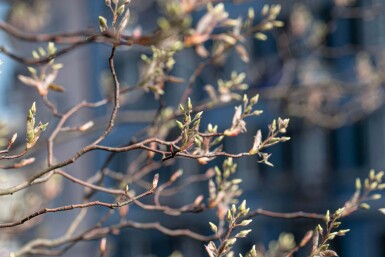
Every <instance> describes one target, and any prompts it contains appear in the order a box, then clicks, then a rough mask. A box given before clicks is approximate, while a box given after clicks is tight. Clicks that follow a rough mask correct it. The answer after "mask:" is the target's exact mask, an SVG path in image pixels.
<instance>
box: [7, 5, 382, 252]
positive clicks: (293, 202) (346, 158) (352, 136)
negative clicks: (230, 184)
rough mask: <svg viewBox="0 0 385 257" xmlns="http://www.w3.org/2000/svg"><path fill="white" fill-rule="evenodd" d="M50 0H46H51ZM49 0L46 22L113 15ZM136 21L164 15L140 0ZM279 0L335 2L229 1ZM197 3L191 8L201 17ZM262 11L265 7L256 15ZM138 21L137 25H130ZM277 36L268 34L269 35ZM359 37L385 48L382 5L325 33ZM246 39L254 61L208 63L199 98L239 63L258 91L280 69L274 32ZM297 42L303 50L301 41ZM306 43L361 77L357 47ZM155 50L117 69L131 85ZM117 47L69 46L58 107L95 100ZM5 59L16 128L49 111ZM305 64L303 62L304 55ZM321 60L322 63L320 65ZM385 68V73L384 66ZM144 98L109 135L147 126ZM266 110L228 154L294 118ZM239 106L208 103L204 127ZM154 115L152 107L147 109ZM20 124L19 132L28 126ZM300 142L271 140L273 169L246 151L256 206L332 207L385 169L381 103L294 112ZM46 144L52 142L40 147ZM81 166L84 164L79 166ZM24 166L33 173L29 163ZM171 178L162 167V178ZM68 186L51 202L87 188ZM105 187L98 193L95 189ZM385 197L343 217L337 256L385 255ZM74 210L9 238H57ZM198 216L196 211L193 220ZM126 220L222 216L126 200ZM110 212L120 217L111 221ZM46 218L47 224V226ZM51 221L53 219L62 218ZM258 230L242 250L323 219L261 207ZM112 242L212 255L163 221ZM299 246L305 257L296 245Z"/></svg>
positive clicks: (56, 24) (339, 39) (240, 9)
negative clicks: (327, 115) (276, 121)
mask: <svg viewBox="0 0 385 257" xmlns="http://www.w3.org/2000/svg"><path fill="white" fill-rule="evenodd" d="M43 2H44V1H43ZM48 2H51V6H50V13H49V24H47V25H46V26H44V28H43V30H44V31H45V32H57V31H74V30H78V29H82V28H85V27H89V26H95V24H96V22H97V16H99V15H105V14H106V13H107V8H105V7H104V1H95V0H90V1H86V0H83V1H78V0H67V1H59V0H56V1H54V0H53V1H48ZM132 2H133V3H132V6H133V7H132V8H133V11H134V12H133V13H135V16H134V19H136V22H137V23H138V24H141V26H142V28H143V30H144V31H145V32H146V31H151V30H152V29H153V28H154V27H155V24H156V17H157V15H158V9H157V8H156V6H155V3H154V2H153V1H150V0H147V1H144V0H143V1H136V0H133V1H132ZM265 3H268V4H277V3H279V4H282V5H283V11H282V14H281V15H280V18H281V19H283V20H284V21H287V19H288V17H289V14H290V12H291V11H292V9H293V8H294V6H295V4H298V3H302V4H304V5H305V6H307V7H308V8H309V10H310V11H311V13H312V15H313V16H314V17H315V18H316V19H319V20H321V21H324V22H327V21H328V19H329V17H330V11H331V8H332V2H331V1H326V0H325V1H323V0H322V1H321V0H318V1H247V3H244V4H239V5H235V4H231V3H228V4H226V9H227V10H228V11H229V12H230V15H231V16H233V17H236V16H238V15H239V14H241V13H244V14H246V13H247V9H248V7H250V6H253V7H254V8H255V9H256V13H259V11H258V10H260V9H261V8H262V6H263V4H265ZM378 3H380V4H385V3H384V1H381V0H378V1H375V0H360V1H357V3H356V6H371V5H373V4H378ZM8 10H9V3H8V2H4V3H1V4H0V15H2V17H4V19H5V18H6V15H7V12H8ZM200 15H201V14H200V13H198V14H196V16H195V18H196V19H198V18H199V17H200ZM260 18H261V17H259V16H257V17H256V19H257V20H258V19H260ZM133 26H134V24H133ZM269 36H270V35H269ZM0 38H1V41H2V42H3V44H5V45H6V46H8V47H10V48H11V49H14V50H15V51H17V52H18V53H20V54H23V53H24V54H26V55H29V53H30V50H31V49H32V48H33V46H30V45H26V44H25V43H20V42H17V41H14V40H13V39H7V38H6V35H5V34H4V33H1V35H0ZM351 44H354V45H357V46H360V47H361V48H363V49H364V48H365V47H372V46H376V47H380V48H381V47H383V46H384V44H385V16H384V15H383V14H379V15H378V16H377V17H376V18H374V19H370V20H363V19H349V18H337V19H336V29H335V30H334V32H332V33H331V34H330V35H329V36H328V38H327V42H326V45H328V46H331V47H339V46H344V45H351ZM248 47H249V49H250V50H251V56H252V59H255V60H256V61H255V65H253V66H251V65H249V66H248V65H246V64H244V63H242V61H240V60H239V59H238V58H236V57H230V58H229V59H228V61H227V63H226V64H225V65H224V66H223V67H221V68H216V69H214V68H212V69H208V70H207V71H205V72H203V74H202V75H201V76H200V77H199V78H198V80H197V84H196V85H195V89H196V90H195V91H194V93H193V95H192V98H193V100H199V99H202V98H203V97H206V95H205V93H204V91H203V86H204V85H205V84H206V83H213V82H214V81H215V80H216V79H218V78H221V77H224V78H228V76H229V73H230V72H231V71H232V70H237V71H246V72H247V74H248V75H249V79H248V82H249V84H250V87H251V88H252V89H256V91H258V90H259V89H261V88H266V87H272V86H274V83H275V82H276V81H277V80H278V79H279V77H280V76H281V74H282V61H281V60H280V58H279V57H278V53H277V47H276V42H275V38H274V37H273V36H270V37H269V39H268V40H267V41H266V42H261V41H256V40H250V41H249V42H248ZM297 50H298V49H297ZM306 50H307V49H306V48H304V47H303V46H301V45H300V49H299V50H298V51H299V53H298V54H297V57H298V59H297V60H298V62H301V61H304V60H308V59H315V60H317V61H320V62H322V63H324V61H327V62H326V63H327V65H326V66H327V67H326V69H327V70H328V73H330V74H332V75H334V74H338V76H339V79H341V80H342V81H343V80H346V81H351V79H352V77H353V79H354V73H355V67H354V60H355V56H354V55H353V54H347V55H344V54H342V55H341V56H339V57H338V58H328V59H327V60H325V59H324V58H323V57H320V56H317V55H315V56H314V55H313V54H312V53H311V52H307V51H306ZM142 53H148V49H144V48H140V47H134V48H132V49H123V50H120V51H118V53H117V57H116V63H117V64H116V65H117V67H118V75H119V78H120V79H121V80H122V81H124V82H125V83H126V84H129V85H133V84H135V83H136V82H137V80H138V71H139V63H140V58H139V56H140V54H142ZM108 54H109V48H108V47H106V46H100V45H92V46H87V47H83V48H82V49H78V50H76V51H74V52H73V53H71V54H69V55H67V56H65V57H62V58H60V59H59V61H60V62H63V63H64V65H65V68H64V69H63V71H62V72H61V74H60V76H59V78H58V82H59V84H61V85H63V86H65V87H66V88H67V93H65V94H63V95H58V94H56V95H54V96H53V100H54V101H55V102H57V103H58V105H59V108H60V109H62V110H65V109H67V108H69V107H70V106H72V105H74V104H76V103H78V102H79V101H81V100H82V99H87V100H89V101H91V100H97V99H99V98H100V97H102V90H101V86H100V75H99V74H100V73H102V72H103V71H105V70H106V69H107V68H108V63H107V58H108ZM1 59H2V60H3V61H4V62H5V64H3V65H2V66H1V70H2V74H1V78H0V107H1V108H0V117H1V119H3V120H6V121H9V123H10V124H11V128H14V129H15V130H18V131H22V129H20V128H22V127H23V121H24V113H25V110H26V109H27V108H28V106H29V105H30V103H31V102H32V101H37V102H38V107H39V109H40V110H43V109H44V107H43V105H42V104H41V103H40V102H39V97H38V95H37V94H36V92H35V91H34V90H33V89H32V88H27V87H25V86H23V85H21V84H20V83H19V82H17V80H16V79H15V78H16V75H17V74H19V73H25V68H23V67H21V66H18V65H17V64H16V63H15V62H13V61H12V60H10V59H8V58H6V57H5V56H2V57H1ZM177 63H178V65H176V67H175V69H174V70H173V74H174V75H176V76H180V77H185V78H188V76H190V74H191V73H192V72H193V70H194V68H195V67H196V64H197V63H199V58H198V57H196V56H195V55H194V54H193V52H192V51H190V50H187V51H185V52H183V53H182V54H178V55H177ZM304 63H306V62H305V61H304ZM262 67H263V70H264V75H263V79H259V80H257V81H258V83H254V80H253V79H252V78H253V77H256V76H257V75H256V74H258V73H259V72H260V69H262ZM321 72H322V70H320V71H318V70H317V71H316V72H315V74H316V75H317V74H318V75H319V73H321ZM384 72H385V71H384ZM183 89H184V86H183V85H172V86H168V87H166V95H165V99H166V103H167V104H168V105H172V104H176V103H177V102H178V101H179V98H180V96H181V94H182V92H183ZM139 96H141V95H140V94H138V95H135V94H134V95H132V96H130V97H131V98H130V99H129V100H130V101H132V102H133V104H130V105H128V106H127V107H123V108H122V109H121V114H120V116H119V117H118V119H119V121H120V126H119V127H118V129H116V130H115V131H114V133H113V134H112V135H111V138H110V139H109V140H110V141H109V142H108V143H109V144H120V143H122V142H126V141H128V140H129V138H130V135H132V134H133V133H134V132H135V131H137V130H138V129H140V128H142V127H143V126H144V125H145V124H146V116H145V115H141V116H140V117H137V116H135V113H133V112H132V110H133V109H136V110H147V111H149V112H150V113H151V110H153V109H155V108H156V107H157V104H156V102H155V100H153V98H152V96H143V99H144V101H140V102H134V100H135V98H138V97H139ZM260 108H261V109H263V110H265V113H264V115H263V116H261V117H260V118H257V119H255V121H251V120H250V121H249V122H248V126H249V132H248V133H247V135H242V136H240V137H238V138H237V139H236V140H234V139H231V140H226V141H225V147H226V149H227V150H228V151H230V152H238V151H245V150H247V149H248V147H249V145H250V142H251V140H252V136H253V134H254V133H255V131H256V130H257V129H258V128H260V127H266V126H267V124H268V122H269V121H271V119H272V118H274V117H277V116H282V117H284V116H286V115H287V114H286V113H285V110H282V109H280V108H279V107H278V106H276V105H274V104H273V103H270V102H269V101H262V103H261V104H260ZM108 111H109V110H108V109H106V110H98V111H97V112H92V111H87V112H83V113H81V115H80V117H77V118H75V120H74V121H73V122H76V119H78V120H79V121H87V118H88V117H91V116H92V115H99V116H102V115H103V114H105V113H107V112H108ZM233 111H234V109H233V107H232V106H229V107H225V108H221V109H216V110H213V111H208V112H206V113H205V114H204V118H203V125H206V124H208V122H211V123H213V124H218V125H219V128H220V130H222V129H225V128H227V127H228V126H229V124H230V120H231V117H232V114H233ZM144 114H146V112H144ZM39 119H41V120H44V121H46V120H47V121H50V122H52V124H55V122H56V121H55V119H54V118H52V117H51V116H50V115H49V114H48V113H47V112H46V113H44V112H43V111H42V112H41V114H40V117H39ZM21 133H22V132H21ZM289 136H291V137H292V141H290V142H288V143H285V144H282V145H278V146H275V147H273V148H272V149H271V151H272V153H273V157H272V162H273V163H274V165H275V167H274V168H271V167H266V166H263V165H258V164H257V159H256V158H244V159H239V160H237V161H236V162H237V163H238V167H239V168H238V169H239V171H238V174H239V176H240V177H241V178H243V179H244V182H243V184H242V185H243V187H244V190H245V192H244V195H243V197H244V198H246V199H247V200H248V205H249V206H250V207H251V208H252V209H255V208H258V207H261V208H264V209H268V210H272V211H282V212H291V211H298V210H302V211H306V212H320V213H324V212H325V211H326V210H327V209H331V210H334V209H336V208H338V207H340V206H342V205H343V203H344V202H345V201H346V200H347V199H348V198H349V197H350V196H351V194H352V193H353V192H354V181H355V178H356V177H365V176H366V175H367V173H368V171H369V169H370V168H374V169H377V170H381V169H384V167H385V158H384V156H385V110H384V108H380V109H379V110H377V111H375V112H374V113H371V114H370V115H368V117H366V118H364V119H362V120H360V121H358V122H356V123H354V124H349V125H345V126H343V127H341V128H337V129H327V128H322V127H319V126H316V125H313V124H311V123H310V122H308V121H306V120H303V119H298V118H293V119H292V123H291V126H290V130H289ZM87 140H89V139H88V138H79V139H78V140H75V141H73V142H71V143H63V142H61V144H60V147H59V149H58V150H57V151H58V154H57V155H58V156H59V157H58V158H59V159H64V158H66V157H69V156H71V155H72V153H73V152H74V150H76V149H79V147H81V146H82V145H84V143H85V142H88V141H87ZM43 149H44V148H43ZM105 158H106V155H105V154H102V153H91V154H89V155H88V156H86V157H84V158H81V159H80V160H79V161H78V162H77V163H76V166H71V167H73V170H72V174H76V175H77V176H79V177H83V178H85V177H87V176H89V175H90V174H92V173H93V172H94V171H95V170H96V169H97V168H98V167H100V165H101V164H102V163H103V161H104V159H105ZM133 158H135V156H134V155H126V154H121V155H118V156H117V157H116V158H115V159H114V161H113V164H112V165H111V169H114V170H125V167H126V165H127V164H128V163H129V162H130V161H131V160H132V159H133ZM222 161H223V159H220V158H219V159H218V160H216V161H214V162H212V163H210V164H209V165H207V166H205V167H199V166H198V165H197V163H196V162H195V161H191V160H178V161H177V164H176V165H177V167H182V168H183V169H184V170H185V172H186V173H188V174H197V173H199V172H203V171H205V170H207V169H208V168H209V167H212V166H213V165H220V163H221V162H222ZM176 169H177V168H176V167H175V166H174V167H173V168H167V169H165V170H163V171H162V172H163V174H169V173H170V172H172V171H175V170H176ZM80 171H81V172H80ZM27 174H30V173H28V171H27ZM164 179H166V176H165V177H164ZM65 183H66V186H68V187H73V190H72V191H71V192H73V194H69V193H68V192H67V193H65V194H64V195H61V196H60V197H58V198H57V200H56V201H55V202H54V203H52V206H58V205H61V204H68V203H70V202H78V201H80V200H81V198H80V197H81V192H82V189H81V188H79V187H76V186H73V185H71V183H69V182H65ZM206 192H207V185H206V184H205V183H202V184H201V187H192V188H188V189H186V192H184V193H182V194H181V195H180V197H178V199H177V200H174V201H173V202H170V201H168V202H167V201H166V203H171V204H175V205H178V203H180V204H182V203H185V202H188V201H189V200H190V201H191V200H192V199H194V198H195V196H197V195H198V194H200V193H204V194H206ZM97 196H98V195H97ZM381 206H382V207H384V206H385V203H384V201H379V202H378V203H374V204H373V208H372V209H371V210H369V211H358V212H357V213H355V214H354V215H352V216H351V217H349V218H347V219H345V220H344V222H343V227H344V228H350V229H351V232H349V233H348V235H347V236H346V237H343V238H339V239H337V240H335V245H334V249H336V251H337V252H338V253H339V255H340V256H341V257H361V256H368V257H369V256H370V257H380V256H385V217H384V216H383V215H381V214H380V213H379V212H378V211H377V209H378V208H379V207H381ZM95 210H96V214H95V215H94V216H91V217H90V218H89V219H87V220H86V221H85V223H84V224H83V228H86V227H87V224H88V225H91V224H92V222H93V221H94V220H95V219H96V218H97V216H98V214H102V213H104V211H105V210H103V209H98V208H95ZM76 213H77V212H76V211H72V212H70V213H63V214H57V215H54V214H52V215H46V217H45V221H46V222H45V223H42V224H41V225H40V227H38V228H37V229H35V230H33V231H29V232H28V233H25V234H23V235H17V236H15V237H13V240H20V241H19V243H20V244H21V243H23V242H26V240H28V239H31V238H34V237H38V236H43V237H56V236H60V235H61V234H62V233H63V231H65V228H66V227H67V226H68V224H69V222H70V220H71V219H72V218H73V215H75V214H76ZM197 217H199V218H197ZM129 218H132V219H133V220H139V221H154V220H158V219H159V220H161V221H162V222H164V224H165V225H168V226H169V227H175V228H176V227H187V228H190V229H192V230H195V231H200V232H203V233H206V234H207V233H210V231H209V229H208V225H207V224H208V221H209V220H211V221H212V220H213V219H214V215H213V213H209V215H207V214H198V216H194V215H192V214H191V215H190V214H188V215H183V217H174V218H172V219H169V218H167V217H166V216H165V215H162V214H159V213H156V214H154V213H152V214H150V213H147V212H142V211H139V210H138V209H136V208H132V210H130V214H129ZM114 221H117V219H115V220H114ZM44 224H51V225H49V226H45V225H44ZM52 224H55V225H54V226H53V225H52ZM252 224H253V225H252V229H253V233H252V234H251V236H249V237H248V238H247V239H244V240H239V243H238V244H237V248H236V250H237V251H238V250H239V251H240V252H245V251H246V250H248V249H250V247H251V245H252V244H254V243H255V242H261V243H263V244H265V245H267V244H268V242H269V241H271V240H274V239H276V238H277V237H278V236H279V234H280V233H281V232H282V231H286V232H291V233H293V234H294V235H295V236H296V239H297V241H298V240H300V238H301V236H302V235H303V234H304V233H305V232H306V231H307V230H308V229H311V228H313V227H314V226H315V225H316V224H317V222H315V221H308V220H302V219H298V220H278V219H271V218H263V217H256V218H255V220H254V222H253V223H252ZM108 240H109V242H110V244H111V245H112V246H113V247H112V248H113V251H112V252H111V255H112V256H150V255H151V254H153V255H156V256H168V255H170V254H171V252H173V251H174V250H179V251H181V252H182V253H184V255H185V256H205V253H204V248H203V244H202V243H201V242H196V241H193V240H190V239H186V238H183V237H181V238H170V237H167V236H164V235H162V234H161V233H158V232H156V231H138V230H133V229H127V230H122V231H121V232H120V234H119V235H115V236H111V237H109V238H108ZM96 252H97V243H86V244H85V245H83V246H75V247H74V248H73V249H71V250H70V251H69V252H68V253H67V255H66V256H90V255H91V256H92V255H96ZM298 256H306V254H299V255H298Z"/></svg>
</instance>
